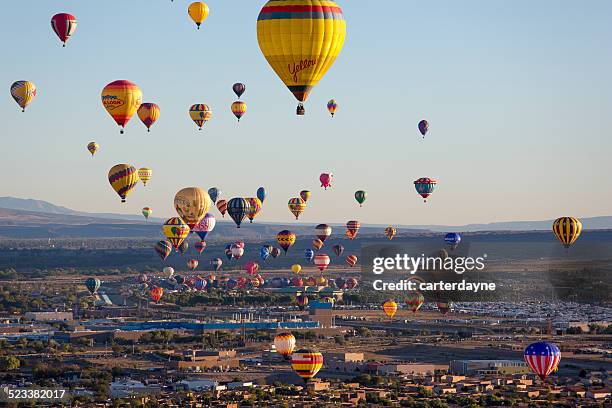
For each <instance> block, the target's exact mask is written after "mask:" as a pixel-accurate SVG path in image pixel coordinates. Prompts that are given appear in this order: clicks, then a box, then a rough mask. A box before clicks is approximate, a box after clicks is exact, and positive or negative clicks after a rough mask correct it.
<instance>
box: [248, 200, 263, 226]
mask: <svg viewBox="0 0 612 408" xmlns="http://www.w3.org/2000/svg"><path fill="white" fill-rule="evenodd" d="M246 200H247V201H248V202H249V211H248V212H247V218H248V219H249V222H250V223H253V220H254V219H255V217H257V215H259V212H260V211H261V205H262V203H261V200H260V199H259V198H257V197H247V198H246Z"/></svg>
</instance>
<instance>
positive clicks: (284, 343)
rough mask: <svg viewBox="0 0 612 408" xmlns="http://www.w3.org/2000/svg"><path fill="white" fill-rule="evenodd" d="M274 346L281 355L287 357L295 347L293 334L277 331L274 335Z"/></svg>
mask: <svg viewBox="0 0 612 408" xmlns="http://www.w3.org/2000/svg"><path fill="white" fill-rule="evenodd" d="M274 348H276V352H277V353H279V354H280V355H281V356H283V357H285V359H288V358H289V356H291V353H293V349H294V348H295V336H293V334H291V333H279V334H277V335H276V336H275V337H274Z"/></svg>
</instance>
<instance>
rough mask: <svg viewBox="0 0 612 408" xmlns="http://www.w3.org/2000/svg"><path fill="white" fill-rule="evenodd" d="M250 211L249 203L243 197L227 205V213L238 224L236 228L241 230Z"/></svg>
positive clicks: (230, 201)
mask: <svg viewBox="0 0 612 408" xmlns="http://www.w3.org/2000/svg"><path fill="white" fill-rule="evenodd" d="M249 211H250V204H249V202H248V201H247V200H246V199H244V198H242V197H235V198H232V199H231V200H229V202H228V203H227V213H228V214H229V215H230V217H232V220H234V222H235V223H236V227H237V228H240V224H241V223H242V220H244V218H245V217H246V216H247V214H248V213H249Z"/></svg>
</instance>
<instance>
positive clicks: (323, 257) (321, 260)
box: [314, 254, 331, 272]
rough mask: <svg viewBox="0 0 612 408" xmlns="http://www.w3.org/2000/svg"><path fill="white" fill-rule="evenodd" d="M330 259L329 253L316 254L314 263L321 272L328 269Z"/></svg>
mask: <svg viewBox="0 0 612 408" xmlns="http://www.w3.org/2000/svg"><path fill="white" fill-rule="evenodd" d="M330 261H331V260H330V258H329V255H327V254H316V255H315V257H314V264H315V266H316V267H317V268H319V271H321V272H323V271H324V270H326V269H327V267H328V266H329V263H330Z"/></svg>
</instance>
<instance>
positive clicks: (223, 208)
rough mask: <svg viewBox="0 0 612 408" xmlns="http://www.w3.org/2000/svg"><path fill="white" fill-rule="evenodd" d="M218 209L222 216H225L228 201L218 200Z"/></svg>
mask: <svg viewBox="0 0 612 408" xmlns="http://www.w3.org/2000/svg"><path fill="white" fill-rule="evenodd" d="M217 210H219V212H220V213H221V216H222V217H223V218H225V213H226V212H227V201H226V200H218V201H217Z"/></svg>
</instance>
